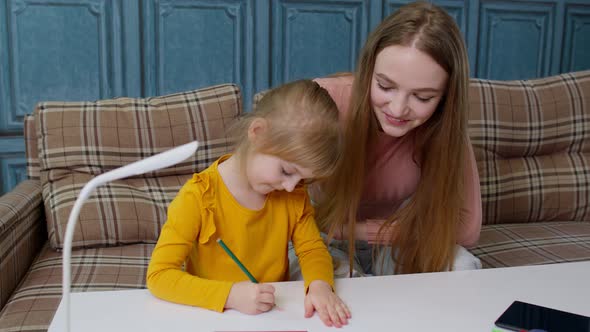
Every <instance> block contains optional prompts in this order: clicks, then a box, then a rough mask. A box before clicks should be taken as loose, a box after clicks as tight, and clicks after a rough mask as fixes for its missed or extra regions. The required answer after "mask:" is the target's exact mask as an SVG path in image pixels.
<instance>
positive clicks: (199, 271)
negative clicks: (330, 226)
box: [147, 156, 334, 311]
mask: <svg viewBox="0 0 590 332" xmlns="http://www.w3.org/2000/svg"><path fill="white" fill-rule="evenodd" d="M228 157H229V156H223V157H221V158H220V159H219V160H217V161H216V162H215V163H213V164H212V165H211V166H209V168H207V169H206V170H204V171H202V172H201V173H198V174H194V175H193V177H192V179H190V180H188V181H187V182H186V183H185V185H184V186H183V187H182V188H181V189H180V191H179V193H178V195H177V196H176V198H174V200H173V201H172V203H171V204H170V206H169V207H168V219H167V221H166V223H165V224H164V227H163V228H162V232H161V233H160V238H159V239H158V243H157V244H156V247H155V249H154V251H153V253H152V258H151V261H150V264H149V267H148V271H147V287H148V289H149V290H150V291H151V292H152V294H154V295H155V296H157V297H159V298H162V299H164V300H167V301H171V302H175V303H181V304H186V305H193V306H199V307H203V308H207V309H211V310H216V311H223V309H224V306H225V302H226V300H227V297H228V295H229V292H230V289H231V287H232V285H233V283H234V282H237V281H244V280H248V277H247V276H246V275H245V274H244V273H243V272H242V270H240V268H239V267H238V266H237V265H236V263H235V262H234V261H233V260H232V259H231V258H230V257H229V256H228V254H227V253H226V252H225V251H223V249H222V248H221V246H220V245H219V244H218V243H217V239H218V238H221V239H222V240H223V242H225V244H226V245H227V246H228V247H229V248H230V249H231V250H232V252H233V253H234V254H235V255H236V256H237V257H238V259H239V260H240V261H241V262H242V263H243V264H244V266H246V268H247V269H248V270H249V271H250V273H252V275H253V276H254V277H255V278H256V279H257V280H258V282H275V281H286V280H288V276H289V271H288V269H289V259H288V255H287V250H288V242H289V240H291V241H292V242H293V246H294V247H295V252H296V254H297V256H298V258H299V263H300V265H301V271H302V274H303V278H304V280H305V283H304V285H305V290H307V287H308V286H309V283H310V282H312V281H314V280H324V281H326V282H328V283H329V284H330V285H331V286H332V287H334V275H333V267H332V258H331V256H330V254H329V253H328V250H327V249H326V246H325V245H324V242H323V240H322V238H321V237H320V233H319V231H318V228H317V226H316V223H315V219H314V213H313V208H312V206H311V204H310V201H309V197H308V195H307V191H306V190H305V188H303V187H299V188H296V189H295V190H293V192H291V193H288V192H285V191H273V192H271V193H269V194H268V196H267V199H266V202H265V205H264V207H263V208H262V209H261V210H257V211H254V210H250V209H247V208H245V207H243V206H241V205H240V204H239V203H238V202H237V201H236V200H235V198H234V197H233V196H232V194H231V193H230V191H229V190H228V189H227V187H226V186H225V184H224V182H223V180H222V178H221V176H220V174H219V172H218V170H217V166H218V164H219V163H220V162H222V161H223V160H225V159H227V158H228ZM183 265H184V269H183Z"/></svg>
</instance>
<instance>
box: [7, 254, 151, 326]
mask: <svg viewBox="0 0 590 332" xmlns="http://www.w3.org/2000/svg"><path fill="white" fill-rule="evenodd" d="M153 249H154V245H153V244H134V245H127V246H119V247H113V248H94V249H80V250H74V251H72V260H71V262H72V288H71V289H72V292H91V291H108V290H121V289H138V288H145V275H146V273H147V266H148V264H149V260H150V257H151V254H152V251H153ZM61 261H62V254H61V253H60V252H56V251H55V250H53V249H51V248H50V247H49V246H45V247H44V248H43V249H42V250H41V253H40V254H39V256H38V257H37V259H36V260H35V262H34V263H33V265H32V266H31V268H30V269H29V272H28V273H27V275H26V276H25V278H24V279H23V282H22V283H21V285H20V286H19V288H18V290H17V291H16V292H15V293H14V294H13V295H12V296H11V298H10V300H9V302H8V304H6V306H5V307H4V308H3V309H2V312H0V331H47V329H48V328H49V324H51V320H52V319H53V316H54V315H55V311H56V310H57V307H58V306H59V303H60V300H61V292H62V287H61V272H62V266H61Z"/></svg>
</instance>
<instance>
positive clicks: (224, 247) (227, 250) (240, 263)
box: [217, 239, 258, 284]
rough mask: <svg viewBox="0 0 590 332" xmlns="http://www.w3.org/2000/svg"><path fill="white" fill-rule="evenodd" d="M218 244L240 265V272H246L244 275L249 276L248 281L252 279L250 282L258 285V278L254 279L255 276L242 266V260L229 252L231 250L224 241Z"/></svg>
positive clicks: (219, 240)
mask: <svg viewBox="0 0 590 332" xmlns="http://www.w3.org/2000/svg"><path fill="white" fill-rule="evenodd" d="M217 243H219V245H220V246H221V248H223V250H225V252H226V253H227V254H228V255H229V257H230V258H231V259H232V260H233V261H234V262H235V263H236V264H237V265H238V267H239V268H240V270H242V272H244V274H246V276H248V279H250V281H252V282H253V283H255V284H257V283H258V281H257V280H256V278H254V276H253V275H252V274H251V273H250V271H248V269H246V267H245V266H244V264H242V262H240V260H239V259H238V258H237V257H236V255H234V253H233V252H231V250H229V248H228V247H227V246H226V245H225V243H224V242H223V240H221V239H217Z"/></svg>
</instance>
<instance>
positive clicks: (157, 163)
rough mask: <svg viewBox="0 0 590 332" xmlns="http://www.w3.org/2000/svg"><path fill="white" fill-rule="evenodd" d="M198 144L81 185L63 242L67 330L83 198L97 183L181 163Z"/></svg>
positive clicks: (175, 149)
mask: <svg viewBox="0 0 590 332" xmlns="http://www.w3.org/2000/svg"><path fill="white" fill-rule="evenodd" d="M198 147H199V142H197V141H194V142H191V143H187V144H184V145H181V146H178V147H176V148H174V149H171V150H168V151H165V152H162V153H159V154H157V155H154V156H151V157H148V158H145V159H142V160H139V161H136V162H133V163H131V164H129V165H126V166H123V167H119V168H116V169H114V170H112V171H109V172H106V173H104V174H101V175H98V176H97V177H95V178H93V179H92V180H90V181H88V183H87V184H86V185H85V186H84V187H83V188H82V191H80V195H79V196H78V198H77V199H76V202H75V203H74V207H73V208H72V212H71V213H70V217H69V219H68V224H67V227H66V235H65V239H64V246H63V251H64V252H63V263H62V264H63V268H62V274H63V275H62V301H63V305H64V310H65V319H66V331H67V332H69V331H70V284H71V277H72V276H71V266H70V261H71V256H72V239H73V237H74V228H75V227H76V223H77V222H78V215H79V214H80V209H81V208H82V204H83V203H84V201H85V200H86V199H87V198H88V196H90V194H91V193H92V192H93V191H94V189H96V187H98V186H100V185H102V184H105V183H107V182H110V181H114V180H119V179H123V178H126V177H129V176H132V175H139V174H143V173H147V172H151V171H155V170H157V169H161V168H166V167H170V166H172V165H175V164H178V163H179V162H181V161H183V160H185V159H187V158H189V157H190V156H192V155H193V154H194V153H195V151H196V150H197V148H198Z"/></svg>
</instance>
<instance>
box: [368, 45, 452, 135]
mask: <svg viewBox="0 0 590 332" xmlns="http://www.w3.org/2000/svg"><path fill="white" fill-rule="evenodd" d="M447 79H448V74H447V72H446V71H445V70H444V69H443V68H442V67H441V66H440V65H439V64H438V63H436V62H435V61H434V60H433V59H432V58H431V57H430V56H428V55H427V54H426V53H423V52H422V51H419V50H418V49H416V48H414V47H407V46H397V45H395V46H389V47H386V48H384V49H383V50H382V51H381V52H379V54H378V55H377V58H376V60H375V69H374V71H373V77H372V79H371V106H372V107H373V111H374V112H375V115H376V117H377V120H378V121H379V124H380V125H381V128H382V129H383V131H384V132H385V133H386V134H387V135H389V136H393V137H402V136H404V135H405V134H407V133H408V132H410V131H411V130H412V129H414V128H416V127H418V126H420V125H421V124H423V123H424V122H426V121H427V120H428V119H429V118H430V117H431V116H432V114H433V113H434V111H435V110H436V107H437V106H438V103H439V102H440V100H441V99H442V97H443V96H444V94H445V91H446V85H447Z"/></svg>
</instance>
